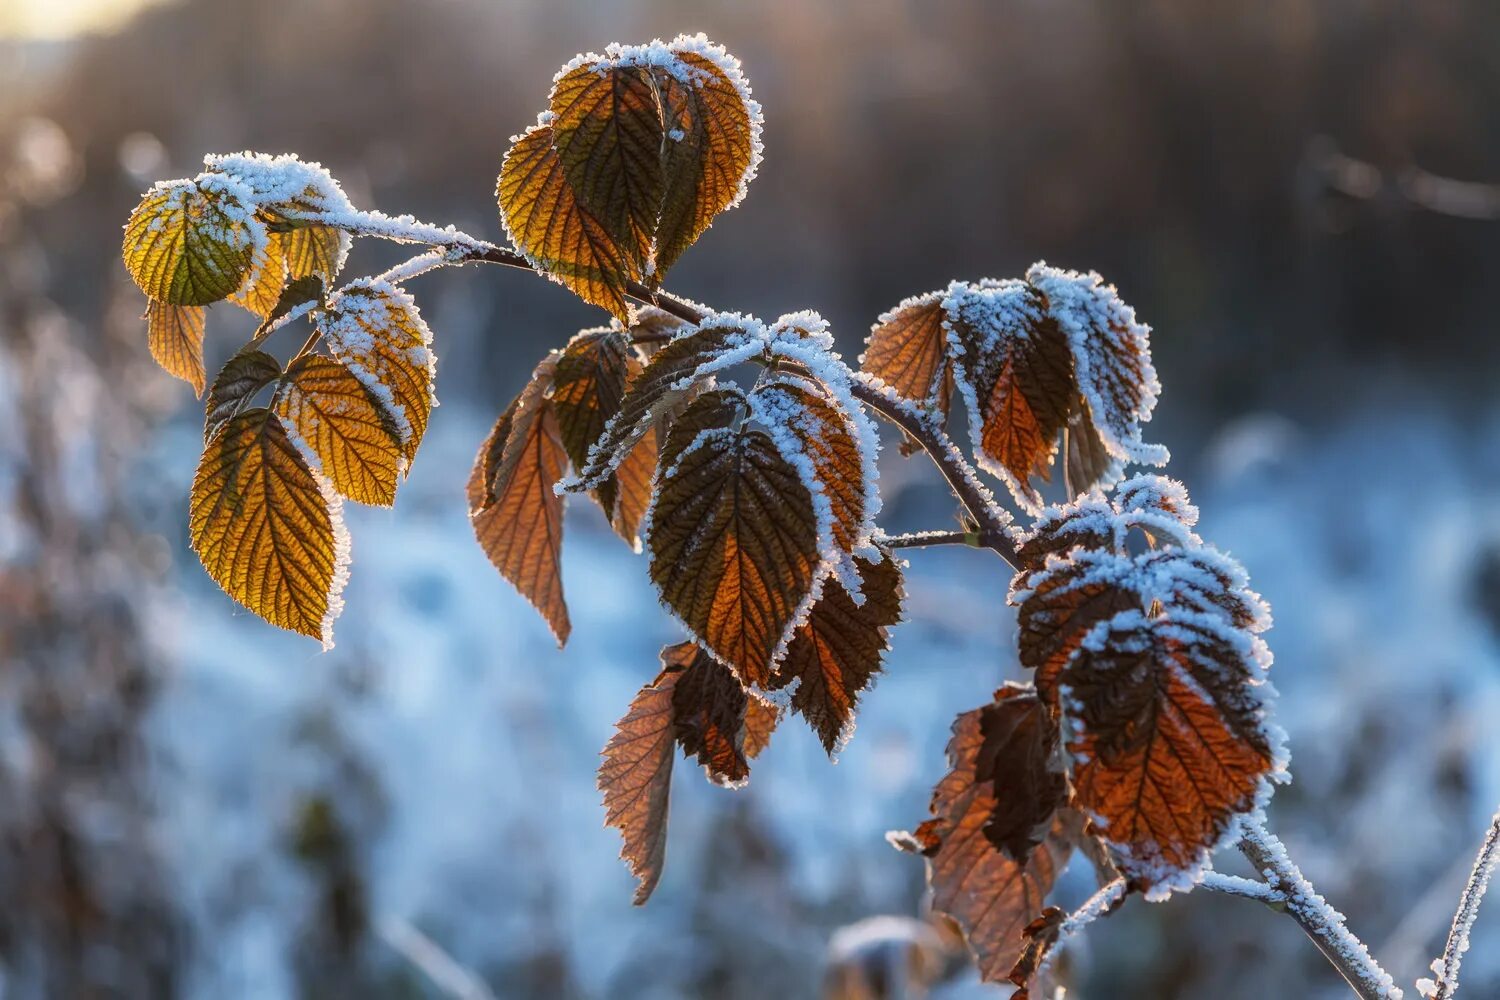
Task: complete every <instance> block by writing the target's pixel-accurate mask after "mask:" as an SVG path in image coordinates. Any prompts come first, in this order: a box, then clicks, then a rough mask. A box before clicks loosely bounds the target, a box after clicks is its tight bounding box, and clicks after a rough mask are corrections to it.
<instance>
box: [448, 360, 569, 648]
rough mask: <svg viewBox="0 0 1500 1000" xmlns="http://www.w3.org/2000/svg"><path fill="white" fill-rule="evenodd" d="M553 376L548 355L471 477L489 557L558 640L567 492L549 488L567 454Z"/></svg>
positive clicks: (472, 502) (498, 425) (475, 513)
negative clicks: (551, 393) (549, 393)
mask: <svg viewBox="0 0 1500 1000" xmlns="http://www.w3.org/2000/svg"><path fill="white" fill-rule="evenodd" d="M551 381H552V362H551V360H550V359H549V360H547V361H544V362H543V363H542V364H541V365H539V366H538V367H537V371H536V373H535V374H534V375H533V376H532V380H531V382H530V383H529V384H528V385H527V386H526V388H525V389H523V390H522V391H521V394H520V395H519V396H517V397H516V398H515V400H514V401H513V402H512V403H511V404H510V406H509V407H507V408H506V410H505V412H504V413H502V414H501V415H500V419H499V420H497V421H496V422H495V426H494V429H493V430H491V431H490V436H489V438H488V439H487V440H486V441H485V443H484V445H483V446H482V447H481V448H480V449H479V456H478V458H476V459H475V462H474V471H473V473H472V474H471V475H470V477H469V517H470V519H471V520H472V521H473V524H474V535H475V537H477V538H478V539H479V544H480V546H481V547H482V548H483V549H484V551H485V555H487V556H489V558H490V562H492V563H494V565H495V568H496V569H498V570H499V571H500V575H501V576H503V577H505V578H506V579H507V580H509V581H510V582H511V583H512V584H513V585H514V586H515V588H516V589H517V590H518V591H520V592H521V596H523V597H525V598H526V599H527V600H528V601H530V602H531V604H532V606H533V607H535V608H536V609H537V610H538V611H540V612H541V614H542V617H543V618H545V619H546V620H547V624H548V626H550V627H551V629H552V634H553V635H555V636H556V637H557V644H558V645H559V646H561V645H563V644H564V643H566V642H567V641H568V633H569V632H570V631H571V630H572V626H571V624H570V623H569V621H568V606H567V604H566V602H565V601H564V600H563V587H562V566H561V561H562V532H563V498H562V497H560V496H558V495H557V494H556V492H554V491H553V489H552V487H553V484H554V483H556V482H557V481H558V480H559V479H561V478H562V476H563V473H564V472H565V471H566V469H567V461H568V456H567V451H566V450H565V449H564V448H563V445H562V440H561V435H560V432H559V430H558V426H557V414H556V413H555V412H554V410H553V408H552V403H551V401H550V400H548V399H547V398H546V393H547V390H548V388H549V387H550V386H551Z"/></svg>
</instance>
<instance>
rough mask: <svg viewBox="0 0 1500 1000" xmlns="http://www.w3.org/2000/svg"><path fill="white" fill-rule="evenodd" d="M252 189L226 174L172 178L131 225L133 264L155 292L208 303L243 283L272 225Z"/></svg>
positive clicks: (145, 201) (129, 264)
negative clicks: (258, 210) (258, 215)
mask: <svg viewBox="0 0 1500 1000" xmlns="http://www.w3.org/2000/svg"><path fill="white" fill-rule="evenodd" d="M253 215H254V208H253V205H252V204H251V203H250V200H249V192H248V191H247V190H246V189H245V188H244V187H243V185H240V184H238V183H236V182H234V181H233V180H231V179H229V178H225V177H215V176H204V177H201V178H199V179H198V180H196V181H164V182H162V183H160V184H157V185H156V186H155V187H153V188H152V189H151V190H150V191H148V192H146V195H145V197H143V198H142V199H141V202H140V204H139V205H137V206H136V208H135V211H134V212H132V213H131V215H130V221H129V222H127V223H126V224H125V243H124V248H123V253H124V257H125V266H126V268H127V269H129V271H130V276H131V277H132V278H134V279H135V283H136V284H137V285H138V286H139V287H140V289H141V291H143V292H145V293H146V294H147V295H148V296H150V297H151V298H152V299H155V300H156V301H158V302H167V303H171V304H173V305H180V306H206V305H208V304H209V303H211V302H217V301H219V300H220V299H222V298H224V297H226V296H228V295H229V294H230V293H232V292H234V291H235V289H237V288H239V287H240V285H241V284H242V283H243V282H244V280H245V276H246V275H247V274H248V273H249V272H250V266H251V262H252V261H253V260H254V257H255V253H256V249H257V246H258V245H264V242H265V229H264V227H262V226H260V224H259V223H257V222H255V220H254V218H253Z"/></svg>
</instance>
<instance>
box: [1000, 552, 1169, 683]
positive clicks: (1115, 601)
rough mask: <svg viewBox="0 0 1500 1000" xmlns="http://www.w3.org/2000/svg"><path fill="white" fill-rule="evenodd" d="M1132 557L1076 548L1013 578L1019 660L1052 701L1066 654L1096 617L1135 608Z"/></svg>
mask: <svg viewBox="0 0 1500 1000" xmlns="http://www.w3.org/2000/svg"><path fill="white" fill-rule="evenodd" d="M1134 569H1135V565H1134V563H1133V561H1132V560H1130V559H1128V558H1126V557H1123V556H1119V555H1116V554H1115V553H1113V552H1093V551H1080V552H1077V553H1074V554H1073V555H1072V557H1071V558H1070V559H1068V560H1067V561H1065V562H1059V563H1056V564H1053V565H1049V566H1047V567H1046V568H1044V569H1042V570H1039V571H1037V572H1036V573H1034V574H1032V575H1031V576H1029V577H1027V578H1025V581H1024V583H1018V584H1017V586H1018V588H1021V587H1024V588H1025V589H1024V590H1018V595H1017V597H1016V598H1014V600H1018V601H1019V603H1020V612H1019V614H1018V615H1017V616H1016V624H1017V628H1018V631H1019V633H1020V634H1019V637H1018V639H1017V646H1018V653H1019V656H1020V660H1021V664H1022V665H1023V666H1026V667H1029V668H1030V669H1032V670H1035V671H1036V686H1037V689H1038V690H1040V691H1041V692H1042V694H1043V696H1044V697H1046V698H1047V700H1048V701H1049V702H1055V700H1056V697H1057V693H1058V683H1059V678H1060V676H1061V674H1062V670H1063V668H1064V667H1065V666H1066V665H1067V663H1068V660H1069V658H1070V657H1071V656H1072V655H1073V653H1074V652H1075V651H1076V650H1077V649H1078V647H1079V645H1080V644H1082V642H1083V640H1084V638H1085V637H1087V636H1088V634H1089V631H1090V629H1092V628H1093V627H1094V626H1095V625H1096V624H1098V623H1099V622H1101V621H1106V620H1108V619H1110V618H1113V617H1114V616H1115V615H1116V614H1117V613H1119V612H1121V611H1125V610H1128V609H1130V608H1137V609H1139V608H1140V604H1141V595H1140V594H1139V593H1138V592H1137V591H1136V590H1135V589H1133V588H1132V587H1130V586H1128V584H1127V580H1128V578H1129V577H1130V576H1131V575H1132V574H1133V573H1134Z"/></svg>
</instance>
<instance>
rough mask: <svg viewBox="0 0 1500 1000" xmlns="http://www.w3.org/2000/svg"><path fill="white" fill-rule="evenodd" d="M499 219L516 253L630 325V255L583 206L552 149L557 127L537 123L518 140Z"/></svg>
mask: <svg viewBox="0 0 1500 1000" xmlns="http://www.w3.org/2000/svg"><path fill="white" fill-rule="evenodd" d="M495 193H496V197H498V198H499V200H500V215H501V218H502V219H503V220H504V222H505V229H506V231H507V232H508V233H509V234H510V238H511V240H512V241H513V242H514V243H515V245H516V247H517V249H519V250H520V251H521V252H522V253H524V254H525V255H526V257H527V259H529V260H530V261H531V262H532V263H533V264H535V265H536V266H537V267H538V268H539V269H540V270H541V271H542V272H543V273H545V274H547V275H549V276H550V277H552V278H554V279H556V280H557V281H558V282H560V283H561V284H563V285H565V286H566V287H567V288H569V289H570V290H572V292H573V293H574V294H575V295H577V296H578V297H579V298H581V299H583V300H584V301H585V302H588V303H590V304H592V305H596V306H600V307H602V308H604V309H608V310H609V311H610V312H611V313H612V314H613V315H614V316H615V317H616V318H617V319H619V320H620V322H622V323H628V322H629V321H630V306H629V305H628V304H627V303H626V301H625V286H626V283H627V282H629V281H631V280H634V278H635V272H634V270H633V268H632V267H631V263H630V261H631V257H630V255H629V252H628V251H626V250H625V249H623V248H621V247H620V246H619V245H618V244H616V243H615V241H614V239H613V238H612V237H611V236H610V234H609V231H608V230H606V229H605V228H604V226H603V225H602V224H601V223H600V222H599V220H598V219H596V218H595V217H594V215H593V213H592V212H590V211H589V210H588V209H587V208H586V207H584V205H583V203H582V201H580V200H579V198H578V195H577V193H576V192H575V191H574V190H573V187H572V185H571V184H569V183H568V179H567V173H566V171H565V169H564V167H563V164H562V159H561V158H560V157H559V156H558V155H557V151H556V150H555V149H554V148H553V146H552V129H551V128H550V127H549V126H546V125H533V126H532V127H531V128H529V129H527V130H526V133H525V134H524V135H522V136H520V137H518V138H517V139H516V141H515V144H514V145H512V146H511V147H510V152H509V153H507V154H506V156H505V163H504V164H503V165H502V166H501V168H500V180H499V182H498V184H497V185H496V188H495Z"/></svg>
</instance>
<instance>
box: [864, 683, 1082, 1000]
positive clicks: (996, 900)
mask: <svg viewBox="0 0 1500 1000" xmlns="http://www.w3.org/2000/svg"><path fill="white" fill-rule="evenodd" d="M985 711H986V709H984V708H979V709H975V710H973V711H971V712H965V713H964V714H962V715H960V716H959V717H958V719H957V720H956V721H955V722H954V724H953V738H952V739H951V740H950V741H949V743H948V763H949V766H950V768H951V770H950V771H949V772H948V774H947V775H946V776H945V777H944V778H943V780H942V781H941V782H939V783H938V785H937V787H936V788H935V789H934V790H933V795H932V816H933V818H932V819H930V820H928V821H927V822H925V823H923V824H922V825H921V826H919V827H918V828H917V829H916V830H915V831H913V832H912V833H910V834H896V835H893V836H892V841H893V843H895V844H896V846H898V847H901V848H902V849H904V850H909V851H914V852H916V853H920V854H922V855H924V856H926V858H927V880H928V882H929V883H930V884H931V886H932V907H933V909H934V910H936V911H938V912H941V913H946V914H948V915H949V916H950V917H952V918H953V919H954V921H956V922H957V923H958V925H959V927H960V928H962V930H963V932H964V937H965V939H966V940H967V941H968V945H969V949H970V950H971V951H972V952H973V953H974V957H975V960H976V962H977V964H978V966H979V974H980V976H981V978H983V979H984V980H986V981H987V982H1006V981H1008V978H1009V975H1010V972H1011V970H1012V968H1013V967H1014V966H1015V964H1016V961H1017V960H1018V959H1019V958H1020V957H1021V955H1022V953H1023V951H1024V950H1025V949H1026V947H1027V943H1028V942H1027V938H1026V937H1025V929H1026V927H1027V926H1028V925H1029V924H1030V923H1031V921H1032V919H1033V918H1034V917H1036V916H1037V915H1038V914H1039V913H1041V912H1042V907H1043V904H1044V900H1045V898H1046V895H1047V893H1048V892H1049V891H1051V889H1052V883H1053V879H1054V878H1055V876H1056V871H1057V868H1058V864H1057V862H1056V860H1055V859H1054V858H1053V856H1052V853H1051V851H1050V849H1048V848H1041V849H1038V850H1034V851H1032V852H1031V855H1030V857H1029V858H1028V859H1027V860H1026V862H1025V863H1024V864H1022V863H1019V862H1017V861H1015V860H1014V859H1013V858H1011V857H1010V856H1009V855H1007V854H1006V853H1005V852H1004V851H1002V850H1000V849H999V848H997V847H996V846H995V845H994V843H993V842H991V840H990V838H989V837H988V836H986V834H985V828H986V827H987V826H988V825H989V824H990V822H991V819H992V817H993V816H994V814H995V809H996V805H997V803H996V799H995V785H994V782H993V781H989V780H983V779H981V778H980V777H979V776H978V775H977V773H976V769H977V767H978V765H979V760H980V753H981V751H982V749H983V747H984V743H985V736H984V730H983V725H982V720H983V717H984V713H985Z"/></svg>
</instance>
